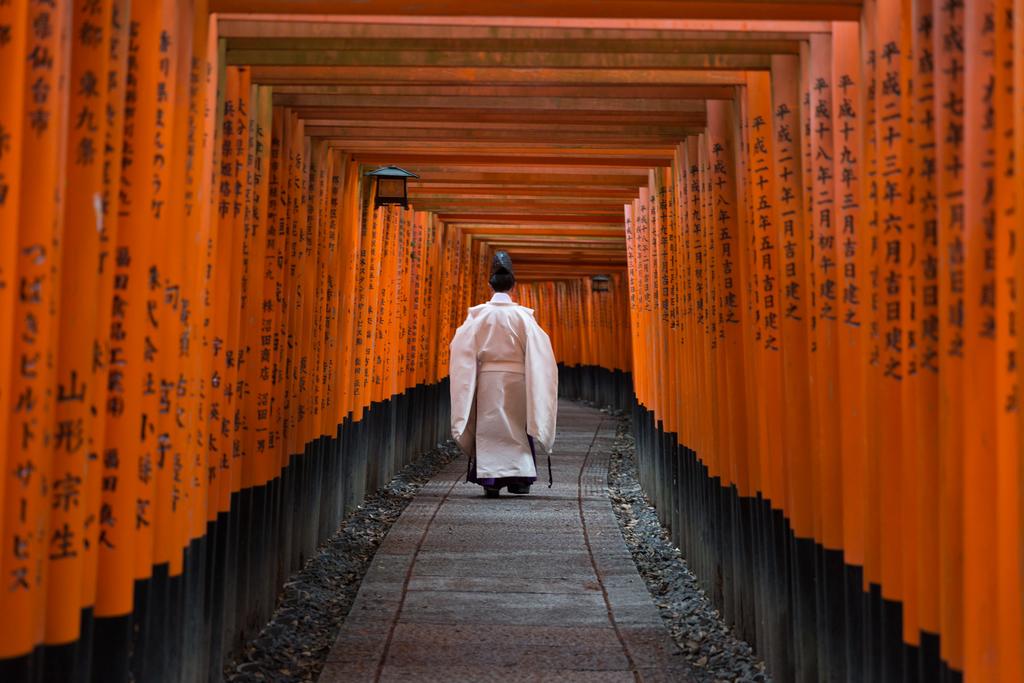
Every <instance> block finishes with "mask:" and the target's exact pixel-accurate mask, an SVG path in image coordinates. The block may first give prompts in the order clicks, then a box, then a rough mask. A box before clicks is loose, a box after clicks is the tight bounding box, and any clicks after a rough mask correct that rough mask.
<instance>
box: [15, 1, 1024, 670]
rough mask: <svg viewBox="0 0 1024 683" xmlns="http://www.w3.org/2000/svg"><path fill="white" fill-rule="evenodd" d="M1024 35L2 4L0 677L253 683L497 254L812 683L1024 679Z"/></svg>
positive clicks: (971, 29) (1009, 26)
mask: <svg viewBox="0 0 1024 683" xmlns="http://www.w3.org/2000/svg"><path fill="white" fill-rule="evenodd" d="M1022 5H1024V2H1022V1H1021V0H970V1H969V2H968V1H967V0H934V2H932V1H930V0H864V1H863V2H860V1H858V0H830V1H827V2H812V1H810V0H776V1H771V2H768V1H761V0H728V1H725V2H691V1H684V0H678V1H677V0H641V1H635V2H625V1H606V2H583V1H582V0H547V1H542V0H515V1H514V2H513V1H507V2H506V1H504V0H502V1H499V0H493V1H491V2H482V3H474V4H472V5H470V4H469V3H462V2H454V1H450V0H446V1H438V2H435V3H425V2H403V1H400V0H380V1H378V2H373V3H364V2H357V1H356V0H337V1H335V2H312V1H304V0H291V1H288V2H285V1H276V2H274V1H270V0H194V1H189V2H184V1H181V2H179V1H177V0H146V1H145V2H143V1H137V2H129V0H90V1H84V0H83V1H77V0H76V1H75V2H71V1H70V0H6V1H3V2H0V74H2V75H0V82H2V85H3V96H2V97H0V376H2V377H3V381H2V383H0V416H2V418H0V443H2V444H3V447H2V450H0V464H2V470H0V471H2V485H0V510H2V517H0V524H2V527H0V529H2V532H0V533H2V537H0V615H3V616H2V618H0V678H2V679H3V680H4V681H18V680H38V679H41V678H46V679H48V680H87V679H91V680H95V681H119V680H128V679H130V678H134V679H135V680H140V681H172V680H175V681H176V680H184V681H191V680H202V679H206V678H210V679H213V680H216V679H219V677H220V667H221V666H222V662H223V661H224V660H225V659H226V658H227V657H229V656H230V655H231V654H232V653H234V652H237V651H238V649H239V647H240V645H241V643H242V642H244V640H245V639H246V638H249V637H251V636H252V635H253V634H254V633H256V632H257V631H258V630H259V628H260V627H261V624H262V623H264V622H265V620H266V619H267V618H268V615H269V613H270V611H271V609H272V607H273V604H274V599H275V595H276V593H277V591H278V589H279V587H280V586H281V585H282V583H283V581H284V580H285V579H286V577H287V576H288V575H289V574H290V572H292V571H293V570H295V569H297V568H298V567H299V566H300V565H301V563H302V562H303V561H304V560H305V559H307V558H309V557H310V555H311V554H312V553H313V552H314V551H315V549H316V547H317V545H318V543H319V542H321V541H323V540H324V539H325V538H326V537H327V536H328V535H330V533H331V532H332V531H333V530H334V529H335V528H336V526H337V524H338V523H339V521H340V520H341V519H342V518H343V516H344V515H345V514H346V513H347V512H348V511H350V510H351V509H352V508H353V507H354V506H356V505H357V504H358V503H359V502H360V501H361V500H362V498H363V496H364V495H365V493H367V492H369V491H372V490H374V489H376V488H377V487H379V486H380V485H382V484H383V483H384V482H386V481H387V480H388V479H389V478H390V476H391V475H392V473H394V472H395V471H396V470H397V469H398V468H400V467H402V466H403V465H404V464H405V463H407V462H408V461H410V460H411V459H412V458H413V457H414V456H415V455H417V454H418V453H421V452H424V451H426V450H429V449H430V448H432V447H433V446H434V444H436V443H438V442H439V441H442V440H444V439H445V438H447V432H448V425H447V420H448V415H447V391H448V389H447V386H446V384H445V376H446V373H447V361H448V356H447V349H448V341H449V339H450V338H451V336H452V333H453V331H454V329H455V327H456V326H457V325H458V324H459V323H460V322H461V321H462V319H463V317H464V316H465V310H466V308H467V307H468V306H470V305H472V304H475V303H479V302H481V301H483V300H485V299H486V298H487V297H488V296H489V291H488V290H487V285H486V275H487V268H488V264H489V258H490V254H491V253H492V251H493V250H494V249H497V248H502V249H507V250H508V251H509V252H510V253H511V254H512V257H513V259H514V260H515V263H516V268H517V271H518V274H519V279H520V284H519V286H518V288H517V290H516V293H515V294H516V297H517V299H518V300H519V301H520V302H522V303H524V304H525V305H528V306H531V307H533V308H535V309H536V311H537V316H538V319H539V320H540V322H541V323H542V324H543V326H544V327H545V328H546V329H547V330H549V332H550V334H551V337H552V339H553V341H554V346H555V349H556V353H557V355H558V358H559V361H560V363H561V370H560V372H561V391H562V394H563V395H564V396H565V397H567V398H583V399H589V400H592V401H596V402H598V403H601V404H605V405H608V404H610V405H613V406H618V407H619V408H622V409H626V410H631V411H632V416H633V426H634V430H635V434H636V437H637V443H638V451H639V456H638V457H639V461H640V468H641V479H642V482H643V485H644V487H645V488H646V491H647V493H648V495H649V496H650V497H651V498H652V500H653V501H654V502H655V504H656V505H657V507H658V510H659V512H660V515H661V518H662V520H663V522H664V523H665V524H666V525H667V526H668V527H670V528H671V532H672V534H673V538H674V540H675V541H676V542H677V543H678V544H679V545H680V547H681V548H682V550H683V552H684V555H685V557H686V558H687V559H688V560H689V562H690V564H691V566H692V567H693V569H694V570H695V572H696V574H697V575H698V576H699V578H700V579H701V581H702V582H703V585H704V588H705V590H706V591H707V592H708V593H709V595H710V596H711V597H712V598H713V599H714V601H715V602H716V604H717V605H718V606H719V607H720V609H721V611H722V613H723V615H724V617H725V619H726V620H727V621H728V622H729V623H731V624H732V625H734V626H735V628H736V629H737V631H738V632H739V634H740V635H741V636H743V637H744V638H746V639H748V640H749V641H750V642H751V643H753V644H754V645H755V647H756V649H757V650H758V652H760V653H761V654H762V655H763V656H764V657H765V659H766V660H767V662H768V667H769V671H770V672H772V674H773V675H774V676H775V677H776V679H777V680H797V679H799V680H811V679H828V680H849V681H861V680H898V679H901V678H906V679H908V680H912V679H918V678H919V679H922V680H938V679H946V680H956V679H958V678H960V677H965V678H966V679H968V680H971V681H1019V680H1022V679H1024V672H1022V651H1024V647H1022V640H1021V639H1022V632H1024V631H1022V590H1021V583H1022V574H1021V571H1022V558H1021V513H1022V510H1021V504H1022V501H1021V482H1022V479H1021V477H1022V470H1021V466H1020V463H1021V452H1022V451H1021V447H1022V444H1021V434H1020V422H1019V421H1020V417H1021V410H1020V408H1019V387H1018V382H1019V378H1018V376H1019V373H1020V372H1021V368H1020V367H1019V366H1018V363H1017V362H1016V357H1017V353H1018V345H1019V343H1020V339H1018V336H1017V334H1016V332H1017V328H1016V322H1015V320H1016V318H1017V315H1018V309H1019V307H1020V305H1021V303H1022V302H1021V299H1020V298H1018V297H1017V296H1016V287H1017V284H1016V283H1017V282H1018V279H1019V278H1020V277H1022V274H1021V273H1020V269H1021V268H1022V265H1024V258H1021V256H1020V254H1019V253H1017V252H1016V249H1017V242H1016V241H1017V240H1018V239H1019V238H1020V235H1021V233H1022V232H1024V227H1022V225H1021V221H1020V220H1019V218H1018V217H1017V216H1015V211H1017V204H1018V202H1020V201H1021V200H1022V199H1024V174H1021V173H1017V174H1015V169H1014V160H1015V158H1016V159H1019V158H1022V157H1024V120H1022V117H1024V102H1022V97H1024V52H1022V50H1024V35H1021V31H1022V23H1024V22H1017V24H1016V25H1014V24H1013V16H1014V13H1015V11H1016V13H1017V16H1018V17H1019V16H1021V12H1022V11H1024V7H1022ZM329 12H330V13H333V14H328V13H329ZM468 12H472V13H473V14H475V15H476V16H473V17H468V16H464V15H465V14H466V13H468ZM385 164H396V165H400V166H402V167H403V168H407V169H408V170H410V171H413V172H415V173H416V174H418V175H419V179H417V180H414V181H412V182H411V183H410V190H409V193H410V199H411V205H410V206H409V207H408V208H404V209H403V208H401V207H388V208H380V209H375V208H374V185H373V184H372V182H371V180H370V179H368V178H367V177H366V176H365V175H364V173H365V172H366V171H369V170H372V169H373V168H376V167H378V166H382V165H385ZM595 275H607V276H609V277H610V286H609V287H608V291H607V292H595V291H594V289H595V287H594V286H593V283H592V279H591V278H592V277H593V276H595ZM556 457H557V453H556Z"/></svg>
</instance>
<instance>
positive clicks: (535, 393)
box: [523, 308, 558, 453]
mask: <svg viewBox="0 0 1024 683" xmlns="http://www.w3.org/2000/svg"><path fill="white" fill-rule="evenodd" d="M523 310H525V311H528V314H527V315H525V316H523V317H524V319H525V321H526V430H527V433H528V434H529V435H530V436H532V437H533V438H534V439H535V440H536V441H539V442H540V444H541V445H542V446H543V447H544V450H545V451H546V452H547V453H550V452H551V450H552V448H554V445H555V425H556V422H557V420H558V365H557V364H556V363H555V354H554V352H553V351H552V350H551V339H550V338H548V335H547V333H546V332H545V331H544V330H543V328H541V326H540V325H538V324H537V321H536V320H535V319H534V317H533V311H530V309H528V308H527V309H523Z"/></svg>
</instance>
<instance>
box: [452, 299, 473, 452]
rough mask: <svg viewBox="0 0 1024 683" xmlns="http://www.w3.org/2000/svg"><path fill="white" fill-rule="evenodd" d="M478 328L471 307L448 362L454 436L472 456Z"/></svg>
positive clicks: (457, 334) (454, 339) (453, 342)
mask: <svg viewBox="0 0 1024 683" xmlns="http://www.w3.org/2000/svg"><path fill="white" fill-rule="evenodd" d="M476 330H477V324H476V321H475V320H474V315H473V309H470V312H469V316H468V317H467V318H466V321H465V322H464V323H462V325H461V326H460V327H459V329H457V330H456V331H455V336H454V337H452V342H451V344H450V345H449V349H450V351H451V353H450V360H449V363H448V378H449V391H450V393H451V422H452V438H453V439H455V443H457V444H459V448H461V449H462V452H463V453H465V454H466V455H467V456H469V457H473V456H474V455H475V454H476V370H477V367H476V366H477V363H476V357H477V343H476Z"/></svg>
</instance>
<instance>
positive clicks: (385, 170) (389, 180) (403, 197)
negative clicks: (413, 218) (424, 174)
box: [365, 165, 419, 208]
mask: <svg viewBox="0 0 1024 683" xmlns="http://www.w3.org/2000/svg"><path fill="white" fill-rule="evenodd" d="M365 175H367V176H370V177H372V178H373V179H374V180H376V182H377V188H376V190H377V191H376V192H374V193H373V206H374V208H379V207H381V206H401V207H403V208H409V187H408V184H407V182H408V180H409V178H419V176H418V175H416V174H415V173H412V172H410V171H406V170H405V169H404V168H399V167H398V166H394V165H389V166H381V167H380V168H378V169H376V170H374V171H367V173H366V174H365ZM399 183H400V185H399ZM385 187H386V188H388V192H387V193H386V194H384V195H382V194H381V189H383V188H385Z"/></svg>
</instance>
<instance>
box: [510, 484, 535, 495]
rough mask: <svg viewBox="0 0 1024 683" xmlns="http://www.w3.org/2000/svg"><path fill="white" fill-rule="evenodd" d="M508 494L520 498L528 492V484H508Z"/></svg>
mask: <svg viewBox="0 0 1024 683" xmlns="http://www.w3.org/2000/svg"><path fill="white" fill-rule="evenodd" d="M508 492H509V493H515V494H518V495H520V496H525V495H526V494H527V493H529V492H530V485H529V484H509V485H508Z"/></svg>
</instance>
